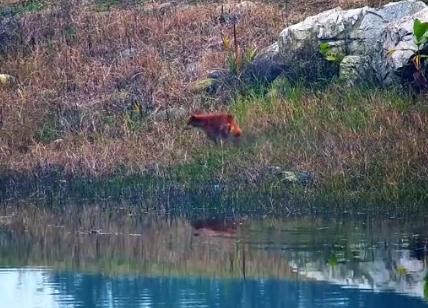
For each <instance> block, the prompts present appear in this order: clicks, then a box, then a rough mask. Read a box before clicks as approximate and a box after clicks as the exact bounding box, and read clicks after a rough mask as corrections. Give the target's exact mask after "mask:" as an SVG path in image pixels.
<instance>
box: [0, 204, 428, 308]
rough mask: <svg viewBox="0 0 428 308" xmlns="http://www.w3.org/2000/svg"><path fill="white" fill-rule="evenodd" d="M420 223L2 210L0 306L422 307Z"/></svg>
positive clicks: (426, 233) (119, 210)
mask: <svg viewBox="0 0 428 308" xmlns="http://www.w3.org/2000/svg"><path fill="white" fill-rule="evenodd" d="M427 226H428V213H416V214H414V215H411V216H406V217H404V216H389V217H374V216H372V215H367V214H359V215H350V214H346V213H345V214H341V215H330V216H328V215H314V216H301V217H285V216H284V217H283V216H281V215H277V216H276V217H269V216H265V217H260V216H257V215H254V216H253V215H250V216H236V215H210V214H209V213H202V212H201V213H193V214H191V215H184V214H183V215H171V214H170V215H166V214H162V215H154V214H148V213H145V212H144V210H143V209H140V208H138V207H129V206H73V207H72V206H67V207H64V208H48V207H40V206H33V205H20V206H3V207H0V307H105V306H108V307H303V308H304V307H388V308H390V307H428V227H427Z"/></svg>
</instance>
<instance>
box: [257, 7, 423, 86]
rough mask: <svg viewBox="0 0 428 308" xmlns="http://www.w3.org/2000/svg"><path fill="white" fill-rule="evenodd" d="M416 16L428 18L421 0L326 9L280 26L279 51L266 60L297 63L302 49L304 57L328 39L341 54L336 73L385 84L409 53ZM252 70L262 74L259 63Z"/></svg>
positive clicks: (394, 78) (394, 77) (396, 77)
mask: <svg viewBox="0 0 428 308" xmlns="http://www.w3.org/2000/svg"><path fill="white" fill-rule="evenodd" d="M415 18H419V19H421V20H425V21H427V20H428V8H427V5H426V4H425V3H424V2H422V1H415V0H405V1H400V2H393V3H390V4H387V5H385V6H383V7H381V8H378V9H374V8H370V7H363V8H358V9H352V10H342V9H341V8H335V9H331V10H328V11H325V12H322V13H320V14H318V15H315V16H310V17H308V18H306V19H305V20H304V21H302V22H300V23H297V24H295V25H292V26H289V27H287V28H285V29H284V30H283V31H282V32H281V34H280V36H279V40H278V55H279V57H276V58H275V60H274V61H271V63H275V65H278V64H281V65H282V67H283V68H286V67H289V66H293V64H295V65H296V60H298V59H300V60H301V61H299V63H301V62H303V63H304V59H303V58H302V56H303V57H304V56H305V52H306V57H307V56H314V55H313V54H312V55H311V53H315V54H316V53H319V52H318V51H319V47H320V44H321V43H324V42H327V43H328V44H329V46H330V47H331V49H332V50H333V51H334V52H337V53H340V54H342V56H343V60H342V63H340V75H341V78H342V79H345V80H348V81H349V84H352V83H354V82H359V81H363V80H371V81H372V80H375V81H376V82H378V83H379V84H380V85H388V84H391V83H392V82H394V81H398V80H399V79H400V78H399V74H400V69H402V68H403V67H404V66H406V65H408V63H409V60H410V58H411V57H412V56H413V55H414V50H416V46H415V44H414V42H413V39H412V25H413V21H414V19H415ZM308 50H309V51H311V52H309V55H308V53H307V51H308ZM391 50H395V52H393V53H391V52H390V51H391ZM318 56H319V55H318ZM307 63H308V64H307V65H310V63H311V62H307ZM305 65H306V64H305ZM266 66H267V65H266V63H264V64H263V65H262V67H266ZM257 74H258V75H259V76H260V77H262V76H264V75H266V73H265V70H263V69H262V68H261V69H260V71H258V70H257V69H256V70H253V75H257Z"/></svg>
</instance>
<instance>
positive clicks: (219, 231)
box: [190, 217, 240, 238]
mask: <svg viewBox="0 0 428 308" xmlns="http://www.w3.org/2000/svg"><path fill="white" fill-rule="evenodd" d="M239 224H240V223H239V222H237V221H235V220H231V219H225V218H217V217H216V218H206V219H195V220H192V221H191V222H190V225H191V226H192V228H193V231H194V232H193V235H194V236H208V237H227V238H235V237H236V233H237V231H238V226H239Z"/></svg>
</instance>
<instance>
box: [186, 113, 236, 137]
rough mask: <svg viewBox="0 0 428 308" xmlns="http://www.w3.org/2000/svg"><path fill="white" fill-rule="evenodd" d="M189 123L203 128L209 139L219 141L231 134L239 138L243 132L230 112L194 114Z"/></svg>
mask: <svg viewBox="0 0 428 308" xmlns="http://www.w3.org/2000/svg"><path fill="white" fill-rule="evenodd" d="M187 125H188V126H189V127H190V126H193V127H198V128H201V129H202V130H203V131H204V132H205V133H206V134H207V137H208V138H209V139H211V140H212V141H214V142H215V143H217V141H218V140H222V139H227V138H229V137H230V136H233V137H235V138H239V137H240V136H241V134H242V131H241V129H240V128H239V125H238V123H237V122H236V121H235V119H234V117H233V115H231V114H228V113H200V114H193V115H192V116H191V117H190V119H189V121H188V122H187Z"/></svg>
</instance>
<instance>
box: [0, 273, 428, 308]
mask: <svg viewBox="0 0 428 308" xmlns="http://www.w3.org/2000/svg"><path fill="white" fill-rule="evenodd" d="M0 290H1V291H0V294H1V295H2V296H1V306H2V307H23V308H24V307H43V308H49V307H301V308H304V307H367V308H371V307H373V308H378V307H389V308H392V307H397V308H398V307H400V308H403V307H409V308H411V307H426V306H427V305H426V304H424V303H423V301H422V300H421V299H420V298H417V297H410V296H403V295H400V294H396V293H393V292H372V291H370V290H360V289H355V288H342V287H340V286H338V285H333V284H328V283H322V282H313V281H292V280H279V279H259V280H256V279H249V280H242V279H226V280H222V279H208V278H206V279H204V278H194V277H188V278H171V277H155V278H153V277H129V276H123V277H122V276H121V277H114V278H111V277H106V276H103V275H99V274H79V273H73V272H55V271H51V270H49V269H34V268H33V269H31V268H28V269H3V270H1V271H0Z"/></svg>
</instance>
